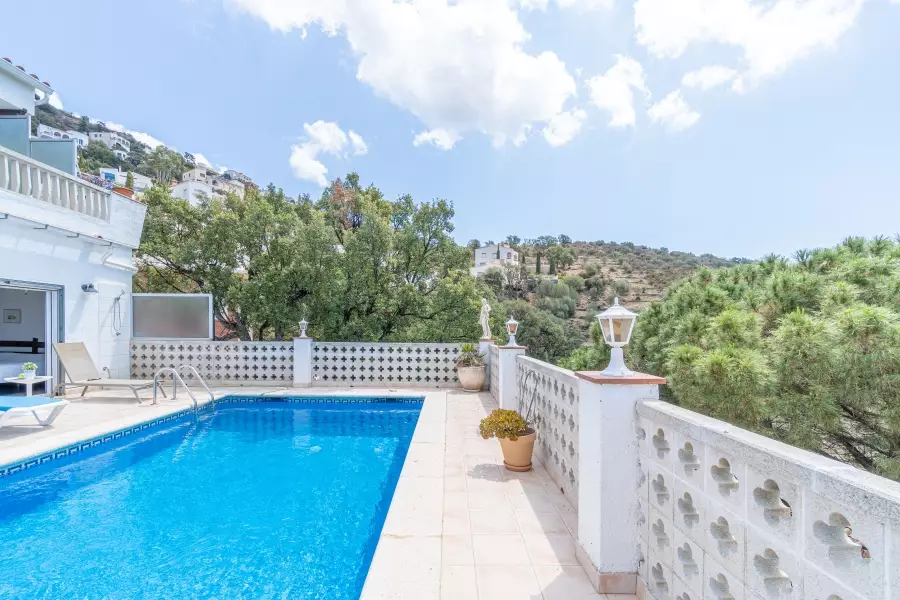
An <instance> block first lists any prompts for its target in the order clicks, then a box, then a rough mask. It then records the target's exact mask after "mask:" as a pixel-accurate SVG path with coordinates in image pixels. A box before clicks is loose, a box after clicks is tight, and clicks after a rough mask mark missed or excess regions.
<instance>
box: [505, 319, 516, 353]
mask: <svg viewBox="0 0 900 600" xmlns="http://www.w3.org/2000/svg"><path fill="white" fill-rule="evenodd" d="M518 330H519V322H518V321H516V320H515V319H514V318H513V316H512V315H509V321H507V322H506V333H508V334H509V341H508V342H507V343H506V345H507V346H515V345H516V332H517V331H518Z"/></svg>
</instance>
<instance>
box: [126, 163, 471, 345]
mask: <svg viewBox="0 0 900 600" xmlns="http://www.w3.org/2000/svg"><path fill="white" fill-rule="evenodd" d="M146 201H147V204H148V214H147V219H146V222H145V226H144V235H143V239H142V243H141V247H140V249H139V250H138V253H137V258H138V262H139V265H140V271H139V272H138V273H137V275H136V278H135V285H136V287H137V288H138V289H141V290H145V291H157V292H174V291H185V292H187V291H197V292H209V293H212V294H213V298H214V305H215V316H216V319H217V320H218V321H219V322H220V323H221V324H223V325H224V326H225V327H226V328H228V329H229V330H231V331H232V332H233V333H234V335H236V336H237V337H239V338H240V339H282V338H283V337H285V336H288V335H292V334H293V333H296V331H297V322H298V321H299V320H300V319H301V318H303V317H306V319H307V320H308V321H309V322H310V323H311V325H310V332H311V334H312V335H314V336H315V337H317V338H319V339H324V340H353V341H422V342H425V341H434V342H438V341H447V342H449V341H468V340H472V339H476V338H477V337H478V334H479V330H478V325H477V323H478V312H479V309H480V299H481V294H480V293H479V291H478V288H477V286H476V282H475V280H474V279H473V278H472V277H471V276H470V275H469V273H468V266H469V251H468V250H467V249H466V248H464V247H460V246H457V245H456V243H455V242H454V241H453V239H452V237H451V232H452V231H453V224H452V218H453V214H454V212H453V206H452V205H451V204H449V203H447V202H446V201H444V200H435V201H432V202H423V203H416V202H414V201H413V199H412V198H411V197H409V196H404V197H401V198H399V199H398V200H395V201H389V200H386V199H385V198H384V197H383V196H382V194H381V192H380V191H379V190H378V189H377V188H375V187H374V186H369V187H366V188H363V187H362V186H360V184H359V178H358V177H357V176H356V175H355V174H352V175H350V176H348V177H347V178H346V179H344V180H343V181H341V180H338V181H335V182H334V183H333V184H332V185H331V186H330V187H329V188H327V189H326V190H325V192H324V193H323V194H322V197H321V199H320V200H319V201H318V202H315V203H313V202H311V201H310V200H309V199H308V198H301V199H300V200H299V201H297V200H294V199H292V198H290V197H287V196H285V194H284V193H283V192H282V191H281V190H277V189H275V188H274V186H269V187H268V188H267V189H264V190H260V191H256V190H252V189H248V190H247V192H246V193H245V195H244V197H243V198H239V197H237V196H234V195H229V196H227V197H226V198H224V199H220V198H214V199H209V198H206V199H203V200H202V201H201V202H200V203H199V204H198V205H197V206H193V205H191V204H189V203H188V202H186V201H184V200H182V199H178V198H172V197H171V196H170V194H169V192H168V190H167V189H166V188H165V187H163V186H155V187H154V188H152V189H151V190H150V191H149V192H148V193H147V194H146Z"/></svg>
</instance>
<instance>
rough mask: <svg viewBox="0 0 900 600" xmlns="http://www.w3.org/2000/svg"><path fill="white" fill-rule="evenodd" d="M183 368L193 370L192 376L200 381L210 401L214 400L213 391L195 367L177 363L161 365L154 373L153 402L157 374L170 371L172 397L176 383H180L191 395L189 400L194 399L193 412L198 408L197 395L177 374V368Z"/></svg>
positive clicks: (175, 394)
mask: <svg viewBox="0 0 900 600" xmlns="http://www.w3.org/2000/svg"><path fill="white" fill-rule="evenodd" d="M185 368H187V369H190V370H191V371H192V372H193V374H194V377H196V378H197V380H198V381H199V382H200V383H201V385H203V389H205V390H206V393H208V394H209V399H210V402H212V401H214V400H215V396H213V393H212V392H211V391H210V390H209V387H207V385H206V382H205V381H203V379H202V378H201V377H200V373H198V372H197V369H195V368H194V367H192V366H190V365H179V366H178V367H163V368H162V369H160V370H159V371H157V372H156V374H155V375H154V376H153V404H156V393H157V390H158V389H159V376H160V375H162V374H163V373H171V374H172V398H173V399H175V398H176V397H177V394H178V386H177V385H176V384H178V383H180V384H181V386H182V387H183V388H184V389H185V390H186V391H187V393H188V395H189V396H190V397H191V400H193V401H194V412H195V413H196V412H197V411H198V410H199V407H200V405H199V404H198V403H197V397H196V396H195V395H194V392H192V391H191V388H189V387H188V386H187V384H186V383H185V382H184V379H182V378H181V375H179V373H178V371H179V370H181V369H185Z"/></svg>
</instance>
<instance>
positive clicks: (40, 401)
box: [0, 396, 59, 412]
mask: <svg viewBox="0 0 900 600" xmlns="http://www.w3.org/2000/svg"><path fill="white" fill-rule="evenodd" d="M54 402H59V400H57V399H55V398H47V397H46V396H31V397H29V396H22V397H11V398H0V412H5V411H7V410H10V409H12V408H35V407H38V406H44V405H45V404H53V403H54Z"/></svg>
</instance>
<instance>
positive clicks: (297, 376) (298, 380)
mask: <svg viewBox="0 0 900 600" xmlns="http://www.w3.org/2000/svg"><path fill="white" fill-rule="evenodd" d="M314 341H315V340H313V339H312V338H311V337H298V338H294V387H310V386H311V385H312V382H313V364H312V358H313V355H312V351H313V342H314Z"/></svg>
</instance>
